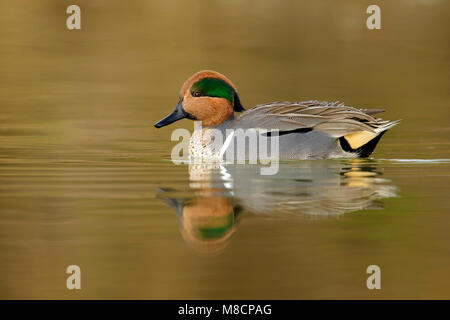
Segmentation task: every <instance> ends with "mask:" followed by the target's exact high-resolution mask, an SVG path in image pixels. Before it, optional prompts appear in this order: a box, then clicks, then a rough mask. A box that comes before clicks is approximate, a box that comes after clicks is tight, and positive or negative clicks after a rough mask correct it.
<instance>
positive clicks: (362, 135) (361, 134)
mask: <svg viewBox="0 0 450 320" xmlns="http://www.w3.org/2000/svg"><path fill="white" fill-rule="evenodd" d="M377 135H378V133H376V132H369V131H357V132H353V133H349V134H346V135H345V136H344V138H345V140H347V142H348V144H349V145H350V147H352V149H357V148H359V147H361V146H363V145H365V144H366V143H367V142H369V141H370V140H372V139H373V138H375V137H376V136H377Z"/></svg>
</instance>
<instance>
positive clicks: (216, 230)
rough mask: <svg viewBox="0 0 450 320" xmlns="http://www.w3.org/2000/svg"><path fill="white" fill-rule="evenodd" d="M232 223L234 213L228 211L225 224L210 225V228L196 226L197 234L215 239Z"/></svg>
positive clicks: (200, 236)
mask: <svg viewBox="0 0 450 320" xmlns="http://www.w3.org/2000/svg"><path fill="white" fill-rule="evenodd" d="M233 223H234V214H233V213H230V214H229V215H228V216H227V217H226V221H225V224H224V225H223V226H220V227H212V228H198V230H197V231H198V236H199V238H201V239H217V238H220V237H221V236H223V235H224V234H225V233H226V232H227V231H228V230H229V229H230V228H231V227H232V226H233Z"/></svg>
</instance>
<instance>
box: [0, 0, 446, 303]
mask: <svg viewBox="0 0 450 320" xmlns="http://www.w3.org/2000/svg"><path fill="white" fill-rule="evenodd" d="M78 3H79V5H80V6H81V8H82V15H83V20H82V28H83V29H82V30H81V31H68V30H67V29H65V8H66V7H65V4H63V3H60V2H56V1H40V2H39V3H37V2H36V3H34V2H33V3H32V2H30V3H29V4H28V5H27V6H26V7H25V6H22V5H21V4H18V3H16V2H15V1H3V2H2V4H1V10H0V17H1V19H0V34H1V36H0V43H1V46H0V48H1V49H0V70H1V73H0V80H1V81H0V108H1V113H0V209H1V211H0V246H1V250H0V272H1V275H2V276H1V281H0V298H44V299H47V298H61V299H73V298H87V299H91V298H138V299H142V298H158V299H164V298H180V299H185V298H191V299H196V298H208V299H212V298H288V299H305V298H308V299H311V298H312V299H314V298H377V299H378V298H387V299H390V298H447V299H448V298H450V280H449V279H448V277H447V272H448V270H449V267H450V256H449V252H450V233H449V232H448V230H449V225H450V215H449V213H450V201H449V200H448V193H449V183H450V152H449V136H450V127H449V125H448V119H449V106H448V101H449V100H450V95H449V70H450V68H449V62H450V59H449V55H448V52H449V51H448V50H449V46H448V44H449V43H448V36H449V33H448V30H449V25H448V24H449V22H448V21H449V19H448V12H449V11H448V9H449V7H448V3H447V2H445V1H438V0H435V1H430V2H423V1H398V2H395V3H392V2H380V6H381V8H382V19H383V20H382V21H383V22H382V23H383V27H382V29H381V30H379V31H369V30H366V29H365V27H364V19H365V16H366V15H365V8H364V6H362V5H360V4H356V3H355V4H350V3H348V4H337V3H335V2H333V1H319V2H316V3H314V4H313V3H307V2H302V1H285V2H281V3H276V4H275V3H273V2H269V1H259V2H258V4H256V3H253V2H247V1H231V2H225V1H200V2H196V4H188V3H187V2H184V1H179V2H176V3H171V2H147V1H137V2H135V4H133V5H132V6H131V5H128V4H124V3H121V2H118V1H108V2H102V1H98V2H90V1H79V2H78ZM186 13H189V14H186ZM212 13H213V14H212ZM344 17H345V18H344ZM418 21H420V23H419V22H418ZM230 22H231V23H230ZM204 68H211V69H215V70H217V71H219V72H222V73H225V74H226V75H227V76H229V78H231V80H232V81H233V82H234V83H235V85H236V86H237V87H238V89H239V92H240V95H241V100H242V101H243V104H244V106H246V107H250V106H253V105H255V104H258V103H263V102H268V101H277V100H299V99H302V100H303V99H305V100H307V99H322V100H332V101H334V100H340V101H343V102H345V103H346V104H348V105H355V106H359V107H371V108H376V107H384V108H386V110H387V112H386V113H385V114H382V116H383V117H384V118H387V119H391V120H395V119H400V118H401V119H403V121H402V123H401V124H400V125H398V126H397V127H395V128H394V129H392V130H391V131H390V132H389V133H387V134H386V135H385V136H384V137H383V138H382V140H381V143H380V145H379V146H378V147H377V149H376V151H375V153H374V155H373V158H371V159H367V160H326V161H301V162H296V161H288V162H283V163H282V164H281V165H280V171H279V173H278V175H276V176H261V175H259V174H258V169H259V168H258V167H257V166H252V165H246V166H243V165H223V166H218V165H204V166H193V165H191V166H189V165H185V164H179V165H176V164H174V163H172V162H171V161H170V152H171V149H172V147H173V146H174V145H175V144H176V142H172V141H170V134H171V132H172V129H174V128H180V127H184V128H188V129H190V130H192V129H193V124H192V122H189V121H187V120H184V121H180V122H178V123H176V124H175V125H173V126H170V127H167V128H163V129H159V130H157V129H155V128H153V126H152V124H153V123H154V122H156V121H157V120H159V119H161V118H162V117H163V116H165V115H166V114H167V113H168V112H169V111H170V110H171V109H172V108H173V106H174V105H175V103H176V101H177V95H178V90H179V87H180V86H181V84H182V82H183V81H184V80H185V79H186V78H187V77H188V76H190V75H191V74H192V73H194V72H195V71H198V70H200V69H204ZM71 264H76V265H79V266H80V267H81V270H82V290H79V291H76V290H73V291H69V290H67V289H66V277H67V274H66V273H65V270H66V268H67V266H68V265H71ZM371 264H376V265H379V266H380V267H381V272H382V289H381V290H380V291H376V292H375V291H369V290H368V289H367V287H366V279H367V276H368V275H367V274H366V272H365V271H366V268H367V266H369V265H371Z"/></svg>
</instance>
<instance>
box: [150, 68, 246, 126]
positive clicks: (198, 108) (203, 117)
mask: <svg viewBox="0 0 450 320" xmlns="http://www.w3.org/2000/svg"><path fill="white" fill-rule="evenodd" d="M243 110H245V109H244V108H243V107H242V105H241V102H240V100H239V96H238V93H237V90H236V88H235V87H234V85H233V84H232V83H231V81H230V80H228V79H227V78H226V77H225V76H224V75H222V74H220V73H218V72H215V71H210V70H204V71H200V72H197V73H195V74H194V75H193V76H191V77H190V78H189V79H187V80H186V82H185V83H184V84H183V86H182V87H181V91H180V95H179V99H178V103H177V105H176V106H175V109H174V110H173V111H172V113H171V114H169V115H168V116H167V117H165V118H164V119H162V120H160V121H158V122H156V123H155V127H156V128H161V127H164V126H167V125H168V124H171V123H173V122H175V121H178V120H181V119H184V118H188V119H192V120H198V121H202V126H206V127H208V126H215V125H218V124H219V123H221V122H223V121H225V120H226V119H228V117H229V116H230V115H232V114H233V112H234V111H238V112H240V111H243Z"/></svg>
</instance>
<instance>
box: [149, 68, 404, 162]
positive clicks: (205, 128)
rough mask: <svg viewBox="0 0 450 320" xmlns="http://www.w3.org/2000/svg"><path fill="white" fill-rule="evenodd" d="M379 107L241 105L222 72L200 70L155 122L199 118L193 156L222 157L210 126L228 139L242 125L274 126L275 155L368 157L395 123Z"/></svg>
mask: <svg viewBox="0 0 450 320" xmlns="http://www.w3.org/2000/svg"><path fill="white" fill-rule="evenodd" d="M384 111H385V110H383V109H365V108H355V107H350V106H347V105H345V104H343V103H340V102H327V101H319V100H308V101H297V102H289V101H277V102H270V103H264V104H260V105H256V106H254V107H253V108H250V109H245V108H244V107H243V105H242V103H241V99H240V96H239V93H238V91H237V89H236V87H235V85H234V84H233V83H232V82H231V81H230V80H229V79H228V78H227V77H226V76H224V75H223V74H221V73H219V72H216V71H212V70H203V71H199V72H197V73H195V74H193V75H192V76H191V77H189V78H188V79H187V80H186V81H185V82H184V83H183V85H182V86H181V90H180V93H179V96H178V102H177V104H176V106H175V108H174V110H173V111H172V112H171V113H170V114H169V115H168V116H166V117H165V118H163V119H161V120H159V121H158V122H156V123H155V124H154V126H155V127H156V128H162V127H164V126H167V125H170V124H172V123H174V122H176V121H179V120H182V119H190V120H195V121H200V123H201V130H200V131H199V132H197V133H196V130H194V134H193V135H192V137H191V139H190V145H189V154H190V156H193V157H212V158H214V157H216V158H217V157H219V158H220V157H222V156H223V147H224V146H225V145H226V144H227V143H229V141H228V140H229V139H224V140H223V143H222V148H219V149H217V145H215V146H214V148H213V147H212V145H213V142H212V140H214V139H211V137H210V136H209V137H208V133H210V132H212V130H216V131H217V130H218V131H219V132H223V133H224V136H225V137H227V138H228V137H229V135H227V134H226V132H228V131H227V130H237V129H243V130H256V131H258V132H263V134H264V132H265V135H266V136H269V137H270V132H271V131H272V130H276V132H277V134H276V136H277V139H279V140H278V148H279V151H278V157H279V159H280V160H288V159H298V160H314V159H332V158H367V157H369V156H370V155H371V154H372V152H373V151H374V149H375V147H376V146H377V144H378V142H379V140H380V138H381V137H382V136H383V135H384V134H385V133H386V132H387V131H388V130H389V129H391V128H392V127H394V126H395V125H397V124H398V123H399V122H400V120H395V121H389V120H383V119H381V118H377V117H375V116H374V115H376V114H378V113H381V112H384ZM267 132H269V133H267ZM218 150H219V151H220V152H219V151H218ZM246 157H248V154H247V155H246Z"/></svg>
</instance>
